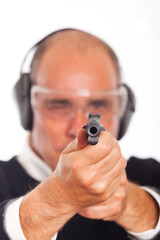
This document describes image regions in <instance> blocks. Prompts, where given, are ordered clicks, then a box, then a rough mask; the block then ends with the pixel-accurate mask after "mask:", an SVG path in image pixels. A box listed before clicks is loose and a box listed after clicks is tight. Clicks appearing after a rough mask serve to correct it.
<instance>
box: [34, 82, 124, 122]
mask: <svg viewBox="0 0 160 240" xmlns="http://www.w3.org/2000/svg"><path fill="white" fill-rule="evenodd" d="M127 97H128V94H127V90H126V88H125V87H124V86H123V85H122V86H120V87H119V88H117V89H115V90H112V91H104V90H102V91H101V90H98V91H92V90H88V89H79V90H61V89H54V90H51V89H49V88H45V87H42V86H39V85H33V86H32V88H31V105H32V108H33V109H34V110H35V111H38V113H39V114H41V115H42V116H44V117H47V118H50V119H53V120H59V121H60V120H63V121H64V120H65V121H69V120H70V119H72V118H73V117H74V115H75V114H76V112H77V111H82V112H83V113H84V115H85V116H86V117H88V114H89V113H99V114H100V115H101V120H102V121H107V120H111V119H113V118H114V117H119V118H120V117H122V115H123V114H124V111H125V109H126V105H127Z"/></svg>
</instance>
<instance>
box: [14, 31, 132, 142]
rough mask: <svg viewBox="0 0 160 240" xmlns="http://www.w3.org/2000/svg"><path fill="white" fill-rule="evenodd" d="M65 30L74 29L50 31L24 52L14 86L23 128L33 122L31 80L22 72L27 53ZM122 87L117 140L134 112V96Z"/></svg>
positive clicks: (28, 126) (121, 135)
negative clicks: (123, 107) (124, 102)
mask: <svg viewBox="0 0 160 240" xmlns="http://www.w3.org/2000/svg"><path fill="white" fill-rule="evenodd" d="M67 30H74V29H70V28H67V29H61V30H58V31H55V32H52V33H51V34H49V35H47V36H46V37H45V38H43V39H41V40H40V41H39V42H37V43H36V44H35V45H34V46H33V47H32V48H31V49H30V50H29V51H28V53H27V54H26V56H25V58H24V61H23V63H22V67H21V72H20V78H19V80H18V81H17V83H16V84H15V86H14V89H13V90H14V95H15V98H16V102H17V104H18V109H19V114H20V120H21V125H22V126H23V128H24V129H25V130H29V131H31V130H32V124H33V112H32V107H31V101H30V92H31V86H32V80H31V77H30V71H28V72H24V71H23V66H24V64H25V62H26V60H27V58H28V55H29V53H30V52H31V51H32V50H33V51H34V53H35V52H36V50H37V49H38V47H39V45H40V44H41V43H42V42H43V41H45V40H46V39H47V38H49V37H50V36H53V35H55V34H56V33H58V32H61V31H67ZM123 85H124V87H125V88H126V90H127V93H128V102H127V106H126V110H125V112H124V114H123V116H122V118H121V119H120V126H119V134H118V140H120V139H121V138H122V137H123V136H124V134H125V133H126V131H127V129H128V126H129V123H130V120H131V117H132V115H133V113H134V112H135V96H134V93H133V91H132V90H131V88H130V87H129V86H127V85H126V84H123Z"/></svg>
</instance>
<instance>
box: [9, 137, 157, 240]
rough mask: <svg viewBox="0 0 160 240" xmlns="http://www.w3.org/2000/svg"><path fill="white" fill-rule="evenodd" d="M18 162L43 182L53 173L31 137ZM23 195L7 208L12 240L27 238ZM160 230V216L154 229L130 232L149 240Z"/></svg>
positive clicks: (33, 176)
mask: <svg viewBox="0 0 160 240" xmlns="http://www.w3.org/2000/svg"><path fill="white" fill-rule="evenodd" d="M18 162H19V163H20V164H21V166H22V167H23V168H24V169H25V171H26V172H27V173H28V175H29V176H31V177H32V178H34V179H35V180H37V181H39V182H41V181H44V180H45V179H46V178H47V177H48V176H49V175H50V174H51V173H52V170H51V168H50V167H48V165H47V164H46V163H45V162H44V161H43V160H41V159H40V158H39V157H38V156H37V155H36V154H35V153H34V152H33V151H32V149H31V147H30V145H29V138H28V139H27V141H26V142H25V145H24V147H23V150H22V153H21V154H20V155H19V156H18ZM144 189H145V190H146V191H147V192H149V193H150V194H151V195H152V197H154V198H155V200H156V201H157V203H158V205H159V206H160V196H159V194H158V193H156V192H155V191H153V190H152V189H150V188H148V187H147V188H146V187H145V188H144ZM22 198H23V197H20V198H17V199H16V200H14V201H12V202H10V203H9V204H8V206H7V207H6V210H5V216H4V222H5V228H6V232H7V234H8V236H9V238H10V239H11V240H26V238H25V236H24V234H23V231H22V228H21V225H20V219H19V207H20V204H21V201H22ZM159 231H160V218H159V221H158V223H157V226H156V227H155V228H154V229H151V230H148V231H145V232H141V233H134V232H129V231H128V232H129V233H130V234H132V236H133V237H136V239H141V240H144V239H145V240H147V239H148V240H149V239H152V238H153V237H154V236H156V234H157V233H158V232H159ZM56 239H57V233H56V234H55V235H54V236H53V237H52V238H51V240H56Z"/></svg>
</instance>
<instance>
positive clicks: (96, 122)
mask: <svg viewBox="0 0 160 240" xmlns="http://www.w3.org/2000/svg"><path fill="white" fill-rule="evenodd" d="M83 128H84V129H85V130H86V132H87V134H88V144H90V145H95V144H97V143H98V136H99V134H100V132H101V131H105V128H104V127H103V126H102V125H101V124H100V114H98V113H97V114H92V113H90V114H89V117H88V123H87V125H85V126H84V127H83Z"/></svg>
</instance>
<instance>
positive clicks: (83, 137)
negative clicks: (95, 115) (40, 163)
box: [63, 129, 88, 154]
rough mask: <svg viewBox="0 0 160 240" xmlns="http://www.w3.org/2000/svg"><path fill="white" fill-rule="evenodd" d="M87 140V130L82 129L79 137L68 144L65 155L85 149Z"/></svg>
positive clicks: (78, 134)
mask: <svg viewBox="0 0 160 240" xmlns="http://www.w3.org/2000/svg"><path fill="white" fill-rule="evenodd" d="M87 138H88V136H87V132H86V130H85V129H80V130H79V131H78V133H77V137H76V138H75V139H74V140H73V141H72V142H70V143H69V144H68V146H67V147H66V148H65V149H64V151H63V153H64V154H65V153H70V152H74V151H77V150H80V149H82V148H84V147H85V146H87V144H88V143H87Z"/></svg>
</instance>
